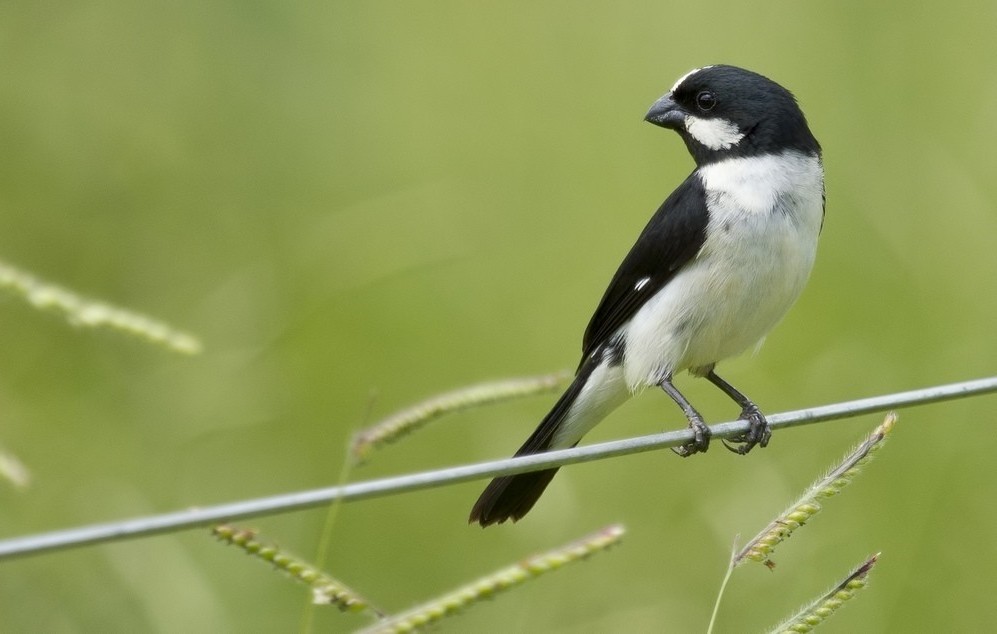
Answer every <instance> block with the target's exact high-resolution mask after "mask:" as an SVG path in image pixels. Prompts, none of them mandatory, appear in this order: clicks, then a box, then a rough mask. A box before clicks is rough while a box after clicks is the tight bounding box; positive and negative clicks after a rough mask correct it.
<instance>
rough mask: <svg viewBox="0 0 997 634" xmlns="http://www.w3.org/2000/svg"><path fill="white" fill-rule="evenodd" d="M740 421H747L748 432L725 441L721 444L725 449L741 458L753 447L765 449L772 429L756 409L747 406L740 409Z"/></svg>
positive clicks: (752, 406)
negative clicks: (758, 446) (757, 446)
mask: <svg viewBox="0 0 997 634" xmlns="http://www.w3.org/2000/svg"><path fill="white" fill-rule="evenodd" d="M741 420H746V421H748V425H749V426H748V431H746V432H744V433H743V434H740V435H738V436H735V437H734V438H731V439H730V442H727V440H726V439H725V440H724V441H723V442H724V446H725V447H727V449H730V450H731V451H733V452H734V453H736V454H739V455H742V456H743V455H745V454H746V453H748V452H749V451H751V450H752V449H754V448H755V445H760V446H762V447H765V446H767V445H768V444H769V440H770V439H771V438H772V428H771V427H770V426H769V423H768V421H767V420H765V415H764V414H762V413H761V411H760V410H759V409H758V407H756V406H755V405H748V406H746V407H745V408H744V409H742V410H741Z"/></svg>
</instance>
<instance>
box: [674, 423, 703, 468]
mask: <svg viewBox="0 0 997 634" xmlns="http://www.w3.org/2000/svg"><path fill="white" fill-rule="evenodd" d="M689 429H691V430H692V434H693V436H692V442H688V443H686V444H684V445H680V446H678V447H672V451H674V452H675V453H677V454H678V455H680V456H682V457H683V458H688V457H689V456H691V455H693V454H696V453H705V452H706V450H707V449H709V448H710V436H711V433H710V428H709V427H707V426H706V423H704V422H703V419H702V418H700V417H699V416H690V417H689Z"/></svg>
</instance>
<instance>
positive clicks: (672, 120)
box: [644, 93, 685, 130]
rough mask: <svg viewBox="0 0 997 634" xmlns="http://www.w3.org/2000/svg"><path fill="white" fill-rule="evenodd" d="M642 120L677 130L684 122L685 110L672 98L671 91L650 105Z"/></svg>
mask: <svg viewBox="0 0 997 634" xmlns="http://www.w3.org/2000/svg"><path fill="white" fill-rule="evenodd" d="M644 121H647V122H648V123H653V124H654V125H659V126H661V127H662V128H670V129H672V130H677V129H679V128H680V127H682V126H683V125H684V124H685V112H684V111H683V110H682V107H681V106H679V105H678V104H677V103H675V100H674V99H672V93H668V94H666V95H665V96H664V97H662V98H661V99H658V100H657V101H655V102H654V104H653V105H652V106H651V109H650V110H648V111H647V114H646V115H644Z"/></svg>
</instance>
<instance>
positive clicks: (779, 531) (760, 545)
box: [733, 412, 897, 566]
mask: <svg viewBox="0 0 997 634" xmlns="http://www.w3.org/2000/svg"><path fill="white" fill-rule="evenodd" d="M896 422H897V415H896V413H895V412H890V413H889V414H887V415H886V419H885V420H884V421H883V423H882V424H881V425H880V426H879V427H877V428H876V429H875V431H873V432H872V433H871V434H870V435H869V437H868V438H866V440H865V442H863V443H862V444H860V445H859V446H858V447H856V448H855V449H854V450H853V451H852V452H851V453H849V454H848V455H847V456H846V457H845V459H844V460H843V461H842V462H841V463H840V464H838V465H837V466H836V467H834V468H833V469H831V471H830V472H828V474H827V475H826V476H824V477H823V478H821V479H820V480H818V481H817V482H815V483H814V484H813V485H811V486H810V488H808V489H807V490H806V492H805V493H804V494H803V496H802V497H800V499H799V500H797V501H796V502H795V503H793V505H792V506H790V507H789V508H788V509H787V510H786V511H784V512H783V513H782V514H780V515H779V517H777V518H775V519H774V520H772V522H771V523H770V524H769V525H768V526H766V527H765V528H764V529H762V531H761V532H760V533H758V535H756V536H755V537H754V538H753V539H752V540H751V541H749V542H748V543H747V544H746V545H745V546H744V548H743V549H741V551H740V552H739V553H738V554H737V555H736V556H735V557H734V560H733V565H735V566H737V565H740V564H741V563H744V562H745V561H747V560H751V561H760V562H764V563H765V564H766V565H768V566H773V565H774V564H773V563H772V562H771V561H770V560H769V556H770V555H771V554H772V551H773V550H774V549H775V547H776V546H777V545H778V544H779V543H781V542H782V541H783V540H784V539H786V538H787V537H789V536H790V535H791V534H792V533H793V531H795V530H796V529H797V528H799V527H801V526H803V524H805V523H806V522H807V521H809V520H810V519H811V518H812V517H813V516H814V515H816V514H817V513H819V512H820V510H821V505H820V502H819V501H818V500H820V499H826V498H829V497H833V496H835V495H837V494H838V493H839V492H840V491H841V490H842V489H843V488H844V487H846V486H847V485H848V484H849V483H850V482H851V481H852V480H853V479H854V478H855V476H857V475H858V474H859V472H860V471H861V470H862V467H864V466H865V465H866V464H867V463H868V462H869V460H871V459H872V457H873V454H874V453H875V452H876V451H878V450H879V448H880V447H882V446H883V441H885V440H886V437H887V436H888V435H889V433H890V432H891V431H892V430H893V426H894V425H895V424H896Z"/></svg>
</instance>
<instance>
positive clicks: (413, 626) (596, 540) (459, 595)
mask: <svg viewBox="0 0 997 634" xmlns="http://www.w3.org/2000/svg"><path fill="white" fill-rule="evenodd" d="M623 533H624V529H623V527H622V526H620V525H618V524H614V525H612V526H607V527H606V528H604V529H602V530H600V531H598V532H597V533H594V534H592V535H589V536H588V537H585V538H583V539H580V540H578V541H576V542H573V543H571V544H568V545H567V546H562V547H561V548H557V549H554V550H551V551H548V552H545V553H542V554H539V555H534V556H532V557H528V558H527V559H524V560H523V561H521V562H519V563H516V564H513V565H511V566H509V567H507V568H503V569H502V570H499V571H497V572H494V573H492V574H490V575H488V576H486V577H482V578H481V579H478V580H477V581H474V582H472V583H470V584H467V585H465V586H462V587H460V588H458V589H456V590H454V591H453V592H449V593H447V594H445V595H443V596H441V597H439V598H437V599H434V600H432V601H429V602H427V603H424V604H422V605H420V606H418V607H416V608H413V609H412V610H409V611H407V612H404V613H402V614H399V615H397V616H391V617H388V618H386V619H385V620H383V621H381V622H379V623H376V624H375V625H374V626H372V627H370V628H368V629H366V630H363V632H362V634H374V633H377V634H387V633H393V634H400V633H408V632H415V631H419V630H421V629H423V628H425V627H427V626H430V625H433V624H435V623H437V622H438V621H440V620H441V619H443V618H445V617H448V616H451V615H453V614H455V613H457V612H458V611H460V610H461V609H463V608H466V607H467V606H469V605H471V604H474V603H477V602H479V601H481V600H483V599H490V598H492V597H493V596H495V595H496V594H498V593H499V592H502V591H505V590H508V589H510V588H513V587H515V586H518V585H520V584H522V583H525V582H526V581H529V580H530V579H534V578H536V577H539V576H540V575H542V574H544V573H547V572H551V571H553V570H557V569H559V568H561V567H562V566H564V565H565V564H569V563H571V562H574V561H579V560H581V559H584V558H586V557H588V556H590V555H592V554H594V553H597V552H600V551H603V550H606V549H607V548H609V547H610V546H613V545H615V544H617V543H619V541H620V540H621V539H622V538H623Z"/></svg>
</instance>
